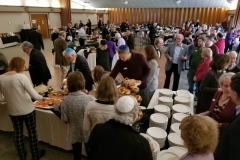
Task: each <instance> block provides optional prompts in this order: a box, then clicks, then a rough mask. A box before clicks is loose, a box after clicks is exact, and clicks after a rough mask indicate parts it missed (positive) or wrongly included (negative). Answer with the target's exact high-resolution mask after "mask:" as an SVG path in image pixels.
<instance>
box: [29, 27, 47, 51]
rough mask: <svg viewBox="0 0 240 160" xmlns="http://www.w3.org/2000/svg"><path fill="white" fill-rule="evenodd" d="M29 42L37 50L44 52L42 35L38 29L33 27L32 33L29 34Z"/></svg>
mask: <svg viewBox="0 0 240 160" xmlns="http://www.w3.org/2000/svg"><path fill="white" fill-rule="evenodd" d="M28 42H30V43H31V44H32V45H33V46H34V48H35V49H38V50H40V51H41V48H42V49H43V50H44V44H43V39H42V35H41V33H39V32H38V31H37V27H33V28H32V31H31V32H29V33H28Z"/></svg>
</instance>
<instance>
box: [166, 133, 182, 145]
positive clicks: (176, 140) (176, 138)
mask: <svg viewBox="0 0 240 160" xmlns="http://www.w3.org/2000/svg"><path fill="white" fill-rule="evenodd" d="M168 140H169V141H170V142H172V143H173V144H176V145H180V146H183V140H182V138H181V135H180V133H170V134H169V135H168Z"/></svg>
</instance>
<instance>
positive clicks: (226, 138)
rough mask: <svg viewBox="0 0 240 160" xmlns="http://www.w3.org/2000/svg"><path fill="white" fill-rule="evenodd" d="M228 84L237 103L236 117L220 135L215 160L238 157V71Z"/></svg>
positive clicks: (239, 108)
mask: <svg viewBox="0 0 240 160" xmlns="http://www.w3.org/2000/svg"><path fill="white" fill-rule="evenodd" d="M230 86H231V89H230V98H231V100H232V101H233V102H234V103H235V104H236V105H238V106H237V107H236V117H235V118H234V119H233V120H232V122H231V123H230V124H229V125H228V127H227V128H226V129H225V131H224V132H223V134H222V136H221V137H220V140H219V143H218V146H217V149H216V151H215V154H214V159H215V160H235V159H236V160H237V159H239V158H240V114H239V113H240V73H237V74H236V75H234V76H233V77H232V78H231V84H230ZM220 125H221V124H220Z"/></svg>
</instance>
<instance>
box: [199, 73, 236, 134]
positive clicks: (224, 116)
mask: <svg viewBox="0 0 240 160" xmlns="http://www.w3.org/2000/svg"><path fill="white" fill-rule="evenodd" d="M233 75H234V73H225V74H223V75H222V76H221V77H220V78H219V80H218V82H219V85H220V88H221V89H222V90H221V91H217V92H216V93H215V95H214V97H213V99H212V103H211V106H210V109H209V110H208V111H206V112H203V113H201V114H200V115H204V116H210V117H212V118H213V119H214V120H215V121H217V122H218V127H219V129H220V131H221V133H222V132H223V131H224V130H225V128H226V127H227V126H228V124H229V123H230V122H231V121H232V119H233V118H234V117H235V115H236V109H235V107H236V104H235V103H234V102H233V101H232V100H231V98H230V83H231V77H232V76H233Z"/></svg>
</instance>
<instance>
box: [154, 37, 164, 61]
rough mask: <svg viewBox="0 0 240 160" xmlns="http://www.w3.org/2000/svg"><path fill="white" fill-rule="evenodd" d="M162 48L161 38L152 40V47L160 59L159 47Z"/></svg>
mask: <svg viewBox="0 0 240 160" xmlns="http://www.w3.org/2000/svg"><path fill="white" fill-rule="evenodd" d="M162 46H163V39H162V38H161V37H158V38H156V39H155V40H154V45H153V47H154V48H155V49H156V52H157V54H158V57H159V58H161V56H162V53H161V50H160V49H161V47H162Z"/></svg>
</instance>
